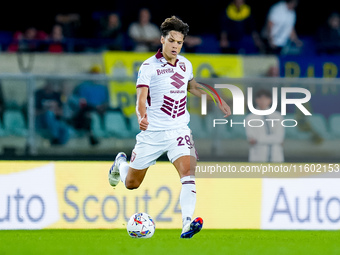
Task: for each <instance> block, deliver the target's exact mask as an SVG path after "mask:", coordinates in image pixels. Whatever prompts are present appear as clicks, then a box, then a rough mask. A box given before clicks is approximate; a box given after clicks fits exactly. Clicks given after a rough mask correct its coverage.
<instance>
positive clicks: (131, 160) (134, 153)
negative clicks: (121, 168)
mask: <svg viewBox="0 0 340 255" xmlns="http://www.w3.org/2000/svg"><path fill="white" fill-rule="evenodd" d="M135 158H136V152H134V151H133V152H132V154H131V158H130V162H133V161H134V160H135Z"/></svg>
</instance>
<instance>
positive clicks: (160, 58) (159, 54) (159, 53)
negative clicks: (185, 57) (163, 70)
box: [155, 49, 178, 67]
mask: <svg viewBox="0 0 340 255" xmlns="http://www.w3.org/2000/svg"><path fill="white" fill-rule="evenodd" d="M155 57H156V58H157V59H159V60H160V61H161V62H164V61H163V58H164V60H165V62H166V63H165V64H168V65H170V66H174V67H175V66H176V65H177V62H178V59H176V62H175V64H174V65H173V64H171V63H169V62H168V61H166V59H165V57H164V56H163V53H162V52H161V49H158V51H157V53H156V55H155Z"/></svg>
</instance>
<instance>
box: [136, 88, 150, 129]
mask: <svg viewBox="0 0 340 255" xmlns="http://www.w3.org/2000/svg"><path fill="white" fill-rule="evenodd" d="M148 90H149V88H148V87H139V88H137V103H136V114H137V119H138V123H139V129H140V130H143V131H144V130H146V129H147V128H148V125H149V122H148V117H147V114H146V99H147V96H148Z"/></svg>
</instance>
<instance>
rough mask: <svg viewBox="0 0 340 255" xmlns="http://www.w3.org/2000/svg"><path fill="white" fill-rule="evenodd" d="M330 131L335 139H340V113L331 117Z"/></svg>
mask: <svg viewBox="0 0 340 255" xmlns="http://www.w3.org/2000/svg"><path fill="white" fill-rule="evenodd" d="M329 130H330V134H331V136H332V137H333V138H340V113H334V114H332V115H331V116H329Z"/></svg>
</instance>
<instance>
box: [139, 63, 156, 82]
mask: <svg viewBox="0 0 340 255" xmlns="http://www.w3.org/2000/svg"><path fill="white" fill-rule="evenodd" d="M152 70H153V68H152V66H151V65H150V64H149V63H145V62H144V63H143V64H142V65H141V67H140V68H139V71H138V77H137V83H136V87H137V88H138V87H149V86H150V82H151V77H152V74H153V72H152Z"/></svg>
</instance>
